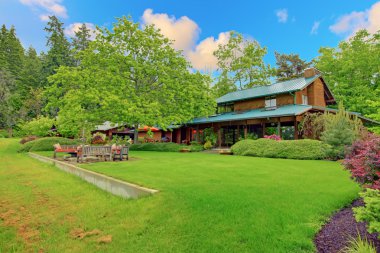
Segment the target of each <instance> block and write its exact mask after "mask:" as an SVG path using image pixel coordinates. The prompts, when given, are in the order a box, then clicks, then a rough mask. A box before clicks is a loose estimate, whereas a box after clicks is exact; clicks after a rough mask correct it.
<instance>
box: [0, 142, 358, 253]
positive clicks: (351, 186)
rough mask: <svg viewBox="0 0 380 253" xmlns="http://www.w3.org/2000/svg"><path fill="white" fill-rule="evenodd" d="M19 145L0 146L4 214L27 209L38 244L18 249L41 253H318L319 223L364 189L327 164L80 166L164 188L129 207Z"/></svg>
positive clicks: (246, 160) (136, 159)
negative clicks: (78, 231) (79, 231)
mask: <svg viewBox="0 0 380 253" xmlns="http://www.w3.org/2000/svg"><path fill="white" fill-rule="evenodd" d="M17 146H18V144H16V141H15V140H8V139H2V140H0V160H1V161H5V162H2V163H0V191H1V192H2V196H5V199H4V197H2V199H4V201H6V203H5V202H4V203H5V204H1V206H0V214H1V213H4V212H5V211H7V209H13V210H20V208H21V207H24V208H25V209H26V210H27V211H23V212H25V214H24V213H23V212H17V215H19V216H22V217H23V216H27V217H28V215H31V217H33V219H31V221H30V222H29V223H30V224H29V226H30V227H31V228H34V229H36V230H38V231H39V233H40V236H39V238H37V239H36V241H32V242H25V240H24V239H23V238H21V239H23V240H22V241H24V243H23V246H22V247H23V249H25V248H31V249H32V250H35V251H37V250H38V249H40V248H42V249H44V251H46V252H94V251H100V252H314V250H315V249H314V246H313V237H314V235H315V233H316V232H317V231H318V230H319V228H320V226H321V225H322V223H323V222H324V221H325V220H326V218H328V216H329V215H331V214H332V212H334V211H335V210H337V209H339V208H341V207H342V206H344V205H346V204H348V203H349V202H350V201H351V200H352V199H354V198H355V197H357V194H358V191H359V187H358V186H357V185H356V184H355V183H353V182H352V181H351V180H350V179H349V174H348V172H347V171H343V170H342V167H341V166H340V165H339V164H338V163H336V162H328V161H307V160H303V161H298V160H283V159H269V158H255V157H240V156H221V155H213V154H205V153H185V154H183V153H165V152H147V151H145V152H137V151H135V152H131V157H132V159H131V160H130V161H128V162H107V163H94V164H86V165H82V166H83V167H84V168H87V169H90V170H93V171H97V172H100V173H104V174H107V175H110V176H112V177H115V178H120V179H124V180H127V181H129V182H134V183H137V184H140V185H143V186H146V187H150V188H155V189H158V190H160V193H158V194H156V195H154V196H151V197H146V198H142V199H139V200H123V199H121V198H118V197H115V196H112V195H110V194H108V193H105V192H103V191H101V190H99V189H97V188H95V187H94V186H92V185H90V184H87V183H85V182H83V181H81V180H80V179H78V178H76V177H74V176H72V175H68V174H65V173H64V172H61V171H59V170H58V169H55V168H54V167H52V166H49V165H46V164H43V163H40V162H38V161H35V160H33V159H31V158H29V157H27V155H26V154H17V153H16V150H17ZM44 154H45V155H49V156H50V155H51V153H46V152H45V153H44ZM41 196H43V198H42V199H43V201H42V202H41V200H39V199H40V198H41ZM39 201H40V202H39ZM44 201H46V202H44ZM0 203H2V202H0ZM38 203H39V204H38ZM23 220H28V219H23ZM4 224H5V221H3V225H0V234H3V232H4V231H7V235H6V236H7V240H6V241H5V242H3V243H2V244H0V247H1V248H2V250H3V251H4V252H8V251H9V249H11V247H12V246H14V245H17V247H18V248H16V251H17V249H19V248H20V236H19V233H18V232H17V231H18V227H17V225H14V226H13V227H12V226H9V225H8V226H6V225H4ZM10 228H14V229H15V231H16V232H12V231H10ZM75 228H84V229H87V230H92V229H99V230H101V231H102V235H112V238H113V239H112V242H111V243H109V244H99V243H97V242H96V239H97V237H99V236H94V237H89V238H85V239H83V240H78V239H73V238H71V237H70V231H71V230H72V229H75ZM16 235H17V236H16ZM1 236H3V235H1ZM1 236H0V239H2V237H1ZM0 252H1V250H0Z"/></svg>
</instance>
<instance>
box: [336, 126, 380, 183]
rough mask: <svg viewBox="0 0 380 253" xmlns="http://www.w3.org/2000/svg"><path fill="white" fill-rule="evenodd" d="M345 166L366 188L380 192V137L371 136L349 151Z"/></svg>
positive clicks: (355, 144)
mask: <svg viewBox="0 0 380 253" xmlns="http://www.w3.org/2000/svg"><path fill="white" fill-rule="evenodd" d="M347 151H348V152H347V155H346V158H345V160H344V163H343V164H344V166H345V168H347V169H348V170H350V171H351V174H352V177H353V178H355V180H356V181H357V182H359V183H361V184H363V185H364V186H365V187H369V188H373V189H379V190H380V137H379V136H375V135H372V134H371V135H369V136H368V137H367V138H366V139H364V140H359V141H356V142H354V143H353V144H352V146H351V147H350V148H349V149H348V150H347Z"/></svg>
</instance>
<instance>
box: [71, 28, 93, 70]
mask: <svg viewBox="0 0 380 253" xmlns="http://www.w3.org/2000/svg"><path fill="white" fill-rule="evenodd" d="M90 38H91V33H90V29H88V28H87V26H86V24H85V23H83V24H82V25H81V26H80V27H79V29H78V31H76V32H75V36H74V37H73V38H72V40H73V41H72V48H73V53H74V57H75V58H76V65H79V64H80V52H82V51H84V50H86V49H87V48H88V45H89V44H90Z"/></svg>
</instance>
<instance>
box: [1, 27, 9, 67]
mask: <svg viewBox="0 0 380 253" xmlns="http://www.w3.org/2000/svg"><path fill="white" fill-rule="evenodd" d="M7 36H8V30H7V28H6V27H5V25H2V26H1V31H0V69H7V68H8V66H7V60H6V39H7Z"/></svg>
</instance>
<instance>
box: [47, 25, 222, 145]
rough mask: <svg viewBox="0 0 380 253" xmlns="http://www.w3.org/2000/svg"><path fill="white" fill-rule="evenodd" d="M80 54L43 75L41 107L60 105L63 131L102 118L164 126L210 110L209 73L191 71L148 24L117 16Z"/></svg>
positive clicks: (169, 44)
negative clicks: (44, 102)
mask: <svg viewBox="0 0 380 253" xmlns="http://www.w3.org/2000/svg"><path fill="white" fill-rule="evenodd" d="M80 55H81V62H80V66H78V67H61V68H60V69H59V70H58V72H57V74H55V75H54V76H52V77H51V78H50V79H49V80H50V81H51V82H52V86H51V87H50V88H49V90H48V94H49V97H50V98H51V99H50V101H49V104H48V106H47V108H60V111H59V120H60V121H61V125H62V124H65V126H66V127H67V130H68V129H69V127H70V126H72V127H73V128H77V127H79V129H73V131H72V132H76V131H78V130H80V129H82V128H83V125H84V123H85V122H87V123H88V124H89V125H91V126H92V127H93V126H95V125H96V124H98V123H99V122H104V121H106V120H108V121H111V122H114V123H122V122H128V123H129V124H130V125H132V126H139V125H148V126H154V125H157V126H160V127H162V128H164V129H165V127H168V126H169V125H171V124H179V123H182V122H186V121H189V120H190V119H192V118H193V117H196V116H204V115H208V114H210V113H212V112H213V111H214V108H215V101H214V99H213V97H212V94H211V89H210V78H209V77H208V76H205V75H202V74H200V73H199V72H196V73H191V72H190V71H189V67H190V65H189V63H188V62H187V61H186V60H185V59H184V57H183V56H182V55H181V53H180V52H178V51H175V50H174V49H173V48H172V44H171V42H170V41H169V40H168V39H167V38H165V37H163V36H162V35H161V34H160V33H159V31H158V30H157V29H155V27H154V26H151V25H147V26H144V27H143V28H141V27H140V26H139V24H137V23H133V22H132V21H131V20H130V19H128V18H125V17H123V18H120V19H118V20H117V23H115V24H114V26H113V29H112V31H111V30H108V29H106V28H104V29H103V30H99V31H98V34H97V37H96V40H95V41H93V42H91V43H90V44H89V46H88V48H87V49H86V50H84V51H82V52H81V53H80ZM66 122H67V123H66ZM137 135H138V131H135V138H134V140H137Z"/></svg>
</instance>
